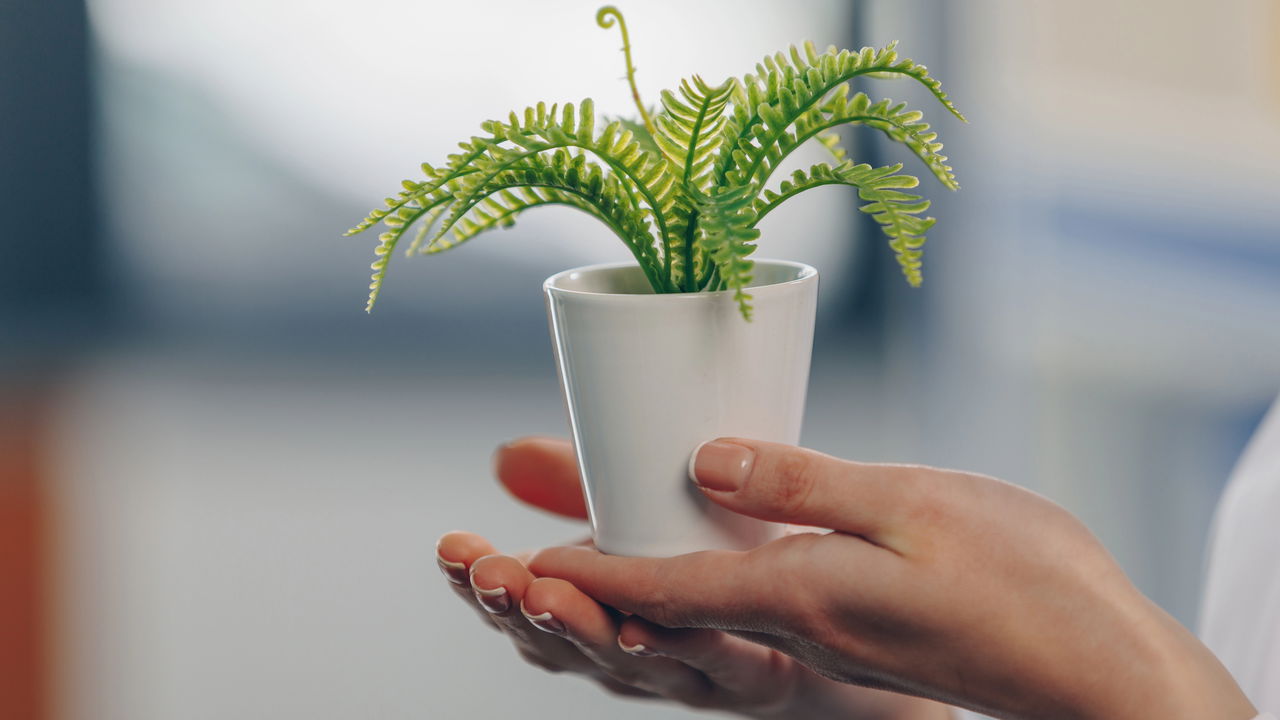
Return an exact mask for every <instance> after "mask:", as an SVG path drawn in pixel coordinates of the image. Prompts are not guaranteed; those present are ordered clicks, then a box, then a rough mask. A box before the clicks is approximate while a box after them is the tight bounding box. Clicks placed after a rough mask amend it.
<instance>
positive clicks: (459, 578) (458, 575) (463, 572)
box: [436, 553, 471, 585]
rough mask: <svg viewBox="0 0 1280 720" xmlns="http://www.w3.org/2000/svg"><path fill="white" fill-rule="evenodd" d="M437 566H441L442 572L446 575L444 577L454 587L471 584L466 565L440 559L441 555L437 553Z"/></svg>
mask: <svg viewBox="0 0 1280 720" xmlns="http://www.w3.org/2000/svg"><path fill="white" fill-rule="evenodd" d="M436 565H439V566H440V572H442V573H444V576H445V577H447V578H449V582H451V583H453V584H454V585H469V584H470V583H471V578H470V577H468V575H467V565H466V563H460V562H453V561H450V560H445V559H444V558H442V557H440V554H439V553H436Z"/></svg>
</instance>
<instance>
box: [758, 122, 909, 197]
mask: <svg viewBox="0 0 1280 720" xmlns="http://www.w3.org/2000/svg"><path fill="white" fill-rule="evenodd" d="M851 123H862V124H864V125H866V126H867V127H870V128H874V129H876V130H879V129H880V128H877V127H876V124H878V123H883V124H885V125H890V126H892V127H895V128H897V129H899V130H901V131H902V132H905V133H907V134H908V135H911V136H912V137H918V136H919V133H916V132H914V131H912V130H911V128H909V127H907V126H905V125H903V124H902V123H900V122H897V121H895V120H891V119H888V118H883V117H878V116H875V115H845V116H843V117H838V118H835V119H833V120H830V121H828V122H825V123H822V124H821V125H815V126H814V127H812V128H810V129H809V132H807V133H805V134H804V135H797V136H796V142H795V144H794V145H793V146H792V147H791V148H790V149H789V150H787V152H786V153H785V154H784V155H782V157H779V158H778V159H777V161H776V162H774V163H773V167H772V168H770V173H772V171H773V170H776V169H777V168H778V166H779V165H781V164H782V161H783V160H786V159H787V156H788V155H790V154H791V153H792V152H793V151H794V150H796V149H797V148H799V147H800V146H801V145H803V144H804V143H806V142H808V141H809V140H812V139H813V138H814V137H816V136H817V135H818V133H821V132H823V131H825V130H830V129H832V128H836V127H840V126H841V125H849V124H851ZM793 124H794V123H793ZM790 127H791V126H790V125H788V126H787V127H786V128H783V132H785V131H786V130H787V129H789V128H790ZM781 137H782V134H781V133H776V134H775V135H774V136H773V137H772V138H770V139H769V142H770V143H773V142H776V141H777V140H778V139H779V138H781ZM767 159H769V158H768V156H767V155H766V154H765V153H761V154H760V155H759V157H757V158H756V160H755V162H753V163H751V166H750V167H748V168H747V171H746V172H745V173H743V177H745V178H747V181H748V182H750V181H751V178H753V177H755V174H756V171H757V170H759V169H760V165H761V164H763V163H764V161H765V160H767ZM768 181H769V176H768V175H766V176H765V177H763V178H760V184H761V185H762V186H763V185H764V184H765V183H767V182H768Z"/></svg>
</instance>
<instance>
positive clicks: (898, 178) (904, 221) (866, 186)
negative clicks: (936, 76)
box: [752, 162, 935, 287]
mask: <svg viewBox="0 0 1280 720" xmlns="http://www.w3.org/2000/svg"><path fill="white" fill-rule="evenodd" d="M901 169H902V165H901V164H900V163H899V164H897V165H890V166H887V167H878V168H877V167H871V166H870V165H865V164H863V165H854V164H853V163H851V162H844V163H841V164H839V165H836V166H834V167H832V166H831V165H827V164H825V163H821V164H818V165H814V166H813V167H811V168H809V169H808V170H797V171H796V172H794V173H793V174H792V175H791V178H790V179H788V180H784V181H783V182H782V184H781V185H780V186H779V187H778V190H777V191H774V190H766V191H764V192H763V193H762V194H761V196H760V197H759V198H757V199H756V200H755V202H754V203H753V204H752V213H753V214H754V216H755V222H756V223H759V222H760V221H761V220H763V219H764V217H765V216H766V215H768V214H769V213H770V212H772V211H773V210H774V209H775V208H777V207H778V206H779V205H781V204H782V203H784V202H786V201H787V200H790V199H791V198H793V197H795V196H796V195H799V194H800V193H802V192H806V191H808V190H812V189H813V188H817V187H822V186H824V185H847V186H849V187H852V188H856V189H857V191H858V197H859V198H861V199H862V200H863V202H865V203H866V204H865V205H863V206H862V207H861V208H860V210H861V211H862V212H865V213H868V214H870V215H871V216H872V218H873V219H875V221H876V222H877V223H879V225H880V228H881V230H883V231H884V234H885V235H886V236H887V237H888V238H889V247H891V248H892V249H893V251H894V254H895V256H896V258H897V261H898V264H899V266H901V268H902V273H903V275H904V276H905V277H906V279H907V282H908V283H910V284H911V285H912V286H913V287H918V286H919V285H920V283H921V280H922V279H923V276H922V273H921V267H922V264H923V263H922V258H923V255H924V250H923V246H924V242H925V233H926V232H928V230H929V228H930V227H932V226H933V224H934V222H935V221H934V219H933V218H930V217H920V216H919V214H920V213H922V212H924V211H925V210H927V209H928V208H929V201H928V200H925V199H923V198H921V197H920V196H919V195H911V194H909V193H904V192H902V190H905V189H910V188H914V187H916V186H917V185H919V184H920V181H919V180H918V179H916V178H915V177H912V176H911V175H899V174H897V173H898V171H899V170H901Z"/></svg>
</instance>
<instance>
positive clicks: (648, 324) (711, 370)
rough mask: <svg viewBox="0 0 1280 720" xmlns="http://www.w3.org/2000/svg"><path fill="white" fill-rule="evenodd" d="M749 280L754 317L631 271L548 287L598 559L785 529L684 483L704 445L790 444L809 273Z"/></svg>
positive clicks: (802, 370) (730, 302)
mask: <svg viewBox="0 0 1280 720" xmlns="http://www.w3.org/2000/svg"><path fill="white" fill-rule="evenodd" d="M754 274H755V284H754V285H753V286H752V287H751V288H750V290H749V292H750V293H751V295H752V296H753V297H754V300H753V302H752V306H753V309H754V312H753V316H752V320H751V321H750V322H748V321H746V320H744V319H743V317H742V315H741V314H740V313H739V311H738V305H737V303H736V302H735V301H734V299H733V293H731V292H712V293H674V294H654V293H653V291H652V290H651V289H650V288H649V284H648V283H647V282H646V280H645V277H644V275H643V273H642V272H641V270H640V268H639V267H638V266H635V265H593V266H589V267H583V268H577V269H574V270H566V271H565V272H562V273H559V274H556V275H553V276H551V277H550V278H548V279H547V281H546V282H545V283H544V285H543V287H544V289H545V291H546V295H547V309H548V314H549V316H550V320H551V337H552V343H553V345H554V347H555V354H556V363H557V366H558V368H559V374H560V382H561V387H562V388H563V390H564V396H565V402H566V405H567V406H568V410H569V422H570V425H571V426H572V430H573V443H574V448H575V450H576V452H577V456H578V464H579V467H580V468H581V472H582V483H583V491H584V493H585V494H586V498H587V509H588V511H589V513H590V516H591V527H592V530H593V531H594V534H595V542H596V546H597V547H598V548H599V549H600V550H601V551H603V552H607V553H612V554H616V555H636V556H650V557H666V556H671V555H679V554H682V553H687V552H693V551H697V550H710V549H734V550H743V549H747V548H751V547H755V546H757V545H760V544H761V543H764V542H768V541H769V540H772V539H774V538H777V537H779V536H780V535H781V534H782V529H783V528H782V526H781V525H778V524H775V523H768V522H764V521H761V520H755V519H753V518H748V517H744V516H741V515H737V514H734V513H731V512H729V511H727V510H724V509H723V508H721V507H719V506H717V505H714V504H713V503H711V502H709V501H708V500H707V499H706V498H705V497H703V496H702V494H701V493H700V492H699V491H698V490H697V488H696V487H694V485H693V484H692V483H691V482H690V480H689V470H688V468H689V461H690V457H691V455H692V453H693V452H694V450H695V449H696V448H697V447H698V445H699V444H701V443H702V442H704V441H707V440H712V439H714V438H717V437H722V436H734V437H745V438H753V439H758V440H771V441H776V442H783V443H791V444H795V443H797V442H799V440H800V424H801V419H802V416H803V414H804V401H805V390H806V387H807V386H808V382H809V358H810V355H811V352H812V348H813V325H814V316H815V313H816V308H817V298H818V273H817V271H816V270H814V269H813V268H812V267H809V266H808V265H802V264H800V263H792V262H781V261H770V260H760V261H757V262H756V265H755V273H754Z"/></svg>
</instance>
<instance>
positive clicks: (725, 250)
mask: <svg viewBox="0 0 1280 720" xmlns="http://www.w3.org/2000/svg"><path fill="white" fill-rule="evenodd" d="M754 195H755V193H754V192H753V191H752V189H751V188H733V187H720V188H718V189H717V191H716V192H715V194H714V195H711V196H707V197H703V198H701V199H700V201H699V203H698V211H699V213H700V217H701V218H702V233H703V234H702V237H701V238H700V239H699V242H700V244H701V246H702V249H703V250H704V251H705V252H706V253H707V255H708V256H709V258H710V260H711V262H712V263H714V266H715V271H716V274H718V275H719V278H720V282H721V283H722V284H723V285H724V287H725V288H726V289H728V290H733V291H734V292H733V297H734V299H735V300H737V302H738V308H739V309H740V310H741V311H742V316H743V317H744V318H746V319H747V320H750V319H751V295H750V294H748V293H747V292H746V288H747V286H748V285H750V284H751V279H752V274H751V271H752V268H753V267H754V266H755V263H754V262H753V261H752V260H750V259H749V257H748V256H750V255H751V253H753V252H755V249H756V246H755V245H753V244H752V243H754V242H755V240H756V239H757V238H759V237H760V231H759V230H757V229H756V228H755V220H756V215H755V213H754V212H752V202H753V200H754Z"/></svg>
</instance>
